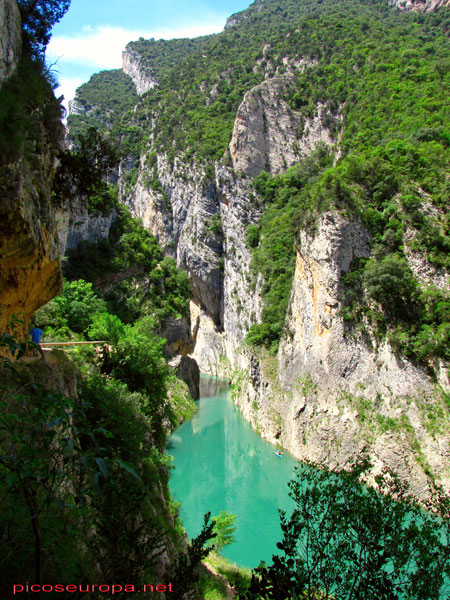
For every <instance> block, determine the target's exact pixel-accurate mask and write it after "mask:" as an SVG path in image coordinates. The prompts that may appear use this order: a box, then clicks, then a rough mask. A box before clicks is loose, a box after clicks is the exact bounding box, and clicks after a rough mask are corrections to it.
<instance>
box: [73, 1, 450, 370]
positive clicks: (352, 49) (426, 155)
mask: <svg viewBox="0 0 450 600" xmlns="http://www.w3.org/2000/svg"><path fill="white" fill-rule="evenodd" d="M230 23H231V25H230V26H228V27H227V28H226V29H225V30H224V31H223V32H222V33H220V34H218V35H213V36H206V37H203V38H197V39H195V40H171V41H169V42H166V41H164V40H159V41H155V40H142V39H141V40H139V41H137V42H133V43H130V44H129V47H130V48H131V49H132V50H133V51H135V52H137V53H138V54H139V55H140V56H141V57H142V62H143V64H144V65H146V68H147V69H148V70H149V72H151V73H152V75H153V76H154V77H155V78H156V79H157V80H158V82H159V85H158V86H157V87H155V88H154V89H152V90H151V91H149V92H148V93H147V94H145V96H144V97H143V98H142V99H141V100H140V102H139V103H138V105H137V111H136V113H135V114H133V119H132V120H130V119H129V117H128V123H129V124H132V125H133V127H137V128H139V127H140V128H141V131H142V135H141V136H138V138H139V143H138V145H137V146H136V145H135V146H134V152H135V153H137V152H138V146H139V148H141V149H142V148H143V145H145V143H146V140H147V139H148V137H147V136H148V134H147V132H146V127H147V125H146V123H148V121H149V119H155V128H154V130H153V133H152V136H153V137H152V140H151V141H150V140H149V143H150V144H151V148H152V153H153V154H152V156H156V154H155V152H167V153H168V155H169V158H172V159H173V158H174V157H175V156H176V155H181V156H183V157H184V160H190V159H192V158H195V159H196V160H197V161H210V160H211V159H216V160H220V159H222V157H223V156H224V153H225V151H226V148H227V145H228V143H229V141H230V137H231V131H232V126H233V123H234V119H235V114H236V109H237V107H238V105H239V103H240V102H241V100H242V98H243V95H244V93H245V91H247V90H248V89H250V88H251V87H252V86H254V85H255V84H257V83H258V82H260V81H262V80H263V79H264V76H265V74H267V73H268V74H272V73H275V72H278V73H283V72H284V70H285V69H286V67H285V65H284V64H283V58H284V57H288V58H299V57H301V58H304V59H308V60H309V61H310V66H309V67H307V68H306V69H305V70H304V71H302V72H301V73H300V74H299V75H298V77H297V83H296V88H295V89H294V90H293V92H292V95H291V96H290V97H289V98H286V99H287V100H289V102H290V104H291V107H292V109H293V110H295V111H296V112H297V114H299V115H300V117H301V123H303V124H304V123H306V119H307V118H310V117H312V116H314V114H315V111H316V109H317V106H318V105H321V106H322V107H324V110H325V112H326V115H327V116H326V118H325V121H324V123H323V124H324V125H325V126H326V127H328V128H329V130H330V131H331V133H332V134H333V136H334V138H335V139H336V140H337V139H338V138H339V147H340V151H341V160H340V162H339V163H338V164H336V165H335V166H332V158H331V157H328V158H327V157H326V153H325V152H324V151H323V150H319V151H318V152H317V153H316V154H314V155H313V158H312V159H308V160H307V161H306V163H302V165H303V164H304V165H305V167H303V166H299V167H298V168H295V167H294V168H293V169H291V170H289V171H288V172H287V173H286V174H285V175H283V176H277V177H270V176H267V175H265V174H261V175H260V176H259V177H258V178H257V180H256V181H255V189H256V191H257V192H258V195H259V197H260V198H262V200H263V201H264V203H265V207H266V208H265V212H264V214H263V216H262V218H261V221H260V222H259V223H258V224H257V225H256V226H255V225H252V226H250V228H249V230H248V232H247V243H248V245H249V247H252V248H253V249H254V260H253V270H254V272H255V273H256V272H260V273H262V275H263V286H262V292H263V294H264V309H263V315H262V317H263V318H262V323H261V324H257V325H253V326H252V328H251V330H250V333H249V336H248V338H247V340H248V342H249V343H251V344H263V345H266V346H267V347H269V348H270V349H271V351H272V352H276V351H277V348H278V345H279V340H280V337H281V335H282V333H283V330H284V319H285V314H286V309H287V304H288V298H289V290H290V280H291V277H292V273H293V268H294V259H295V251H294V242H295V237H296V232H297V231H298V230H299V229H300V228H304V227H311V226H312V225H313V223H314V222H317V218H318V216H319V215H320V214H321V213H323V212H324V211H326V210H328V209H336V210H338V211H340V212H343V213H345V214H347V215H348V216H350V217H351V218H355V217H356V218H358V219H361V220H362V221H363V222H364V223H365V224H366V225H367V227H368V228H369V231H370V232H371V234H372V235H373V252H372V257H371V258H370V260H369V261H359V262H358V261H355V262H354V264H353V265H352V271H351V273H350V274H348V275H347V276H346V277H345V278H344V281H345V284H346V285H345V290H343V291H342V301H343V303H344V309H343V314H344V316H345V318H346V320H347V323H348V325H349V331H355V326H357V327H359V328H363V323H364V324H365V325H364V327H365V329H366V330H367V328H369V329H370V332H371V335H373V336H375V338H376V339H382V338H385V337H386V336H388V337H389V338H390V340H391V343H392V345H393V346H394V348H396V349H398V350H400V349H402V351H403V352H406V354H407V355H409V356H410V357H414V358H417V359H420V360H422V361H425V362H426V363H428V364H430V365H431V364H432V363H433V360H434V359H435V358H436V357H441V358H448V342H449V335H450V333H449V332H450V325H449V320H448V303H449V298H448V294H447V293H445V292H443V291H439V290H435V289H433V288H431V287H430V288H428V289H426V290H425V289H423V287H422V286H421V285H419V283H418V282H417V281H416V280H415V279H414V277H413V275H412V273H411V272H410V270H409V267H408V264H407V261H406V256H405V239H406V238H408V248H409V249H410V250H411V251H414V252H420V253H422V254H423V255H424V256H425V258H426V260H427V261H429V264H431V265H432V266H433V267H434V268H436V269H448V266H449V262H448V250H449V244H450V240H449V236H448V230H449V217H448V197H449V193H450V188H449V180H448V177H447V175H446V173H447V172H448V168H449V144H450V133H449V131H448V125H447V124H448V121H449V100H448V98H449V97H450V94H449V91H450V85H449V83H450V82H449V70H448V64H449V62H448V61H449V58H448V57H449V41H448V36H447V32H448V30H449V11H447V10H442V11H439V12H436V13H434V14H426V15H424V14H416V13H407V14H405V13H400V12H398V11H395V10H392V8H390V7H389V6H388V5H387V3H386V2H382V1H381V0H371V1H370V2H364V3H360V2H355V1H353V0H345V1H344V2H336V1H335V0H324V1H323V2H320V3H319V2H315V1H312V0H311V1H309V0H306V1H304V2H302V3H301V4H299V3H298V2H294V1H293V0H284V1H283V2H281V3H276V4H274V3H271V2H264V3H260V2H256V3H254V4H253V5H252V6H250V8H249V9H247V10H246V11H243V12H242V13H239V14H238V15H237V16H235V17H234V18H233V19H232V20H231V21H230ZM400 39H401V44H399V42H398V40H400ZM263 48H264V53H263ZM74 118H75V117H74ZM126 122H127V117H124V120H123V122H122V126H125V123H126ZM305 133H307V132H305V126H304V125H303V126H301V127H300V128H299V132H298V136H299V138H300V137H301V136H302V135H304V134H305ZM224 160H226V158H225V159H224ZM303 168H306V172H307V173H308V176H306V175H303V174H301V170H302V169H303ZM154 171H155V172H154V173H153V175H152V177H153V179H152V181H153V184H152V185H153V186H154V187H155V189H156V188H157V187H158V185H159V182H158V177H157V172H156V170H155V169H154ZM158 189H159V188H158ZM425 204H428V205H429V206H432V207H433V206H434V209H432V210H429V209H422V207H423V206H424V205H425ZM375 281H382V283H378V287H377V286H374V285H373V284H372V282H375ZM380 286H381V287H380Z"/></svg>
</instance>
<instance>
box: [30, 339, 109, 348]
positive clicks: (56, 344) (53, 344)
mask: <svg viewBox="0 0 450 600" xmlns="http://www.w3.org/2000/svg"><path fill="white" fill-rule="evenodd" d="M81 344H106V342H103V341H101V340H100V341H99V340H96V341H94V342H41V344H40V346H41V348H47V346H80V345H81Z"/></svg>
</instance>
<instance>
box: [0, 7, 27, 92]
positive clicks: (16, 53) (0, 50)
mask: <svg viewBox="0 0 450 600" xmlns="http://www.w3.org/2000/svg"><path fill="white" fill-rule="evenodd" d="M21 50H22V34H21V20H20V13H19V8H18V6H17V2H16V0H2V2H1V4H0V86H1V85H2V83H3V81H4V80H5V79H7V78H8V77H9V76H10V75H12V73H13V72H14V71H15V69H16V66H17V63H18V61H19V58H20V54H21Z"/></svg>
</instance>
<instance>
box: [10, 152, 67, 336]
mask: <svg viewBox="0 0 450 600" xmlns="http://www.w3.org/2000/svg"><path fill="white" fill-rule="evenodd" d="M32 158H33V161H34V167H35V168H33V169H32V168H31V166H30V165H29V164H28V163H27V162H25V161H19V162H18V163H16V164H13V165H8V166H7V167H2V168H1V174H0V194H1V203H0V257H1V258H0V306H1V311H0V331H5V328H6V326H7V325H8V323H9V322H10V320H11V316H12V315H13V314H15V315H18V316H20V317H21V318H23V319H24V321H25V326H24V328H23V335H24V336H26V331H27V326H28V323H29V321H30V319H31V317H32V315H33V313H34V311H35V310H36V309H37V308H39V307H40V306H42V305H43V304H45V303H46V302H48V301H49V300H51V299H52V298H53V297H54V296H56V295H57V294H58V293H59V291H60V289H61V285H62V275H61V265H60V261H59V253H58V240H57V233H56V225H55V216H54V207H53V206H52V203H51V200H50V197H51V181H52V177H53V173H54V153H53V152H52V151H51V150H50V149H48V148H47V150H46V151H45V153H44V154H41V153H39V154H35V155H34V156H33V157H32ZM36 166H37V168H36Z"/></svg>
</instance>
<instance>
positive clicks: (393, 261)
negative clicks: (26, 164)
mask: <svg viewBox="0 0 450 600" xmlns="http://www.w3.org/2000/svg"><path fill="white" fill-rule="evenodd" d="M391 4H392V3H387V2H385V1H383V0H373V1H370V2H357V1H354V0H348V1H347V0H346V1H344V2H335V1H334V0H323V1H322V2H316V1H313V0H311V1H309V0H306V1H303V2H294V1H290V0H284V1H281V2H270V1H267V0H266V1H263V0H257V1H256V2H254V3H253V4H252V5H251V6H250V7H249V8H248V9H247V10H245V11H243V12H241V13H238V14H236V15H233V16H231V17H230V18H229V19H228V21H227V24H226V27H225V29H224V31H223V32H222V33H220V34H217V35H211V36H205V37H202V38H197V39H194V40H170V41H164V40H158V41H156V40H143V39H141V40H139V41H135V42H130V43H129V44H128V46H127V48H126V50H125V52H124V61H123V64H124V72H125V73H128V74H129V75H130V77H131V78H132V79H133V81H134V84H135V86H136V89H137V90H138V92H139V95H140V98H139V101H138V102H137V103H136V104H135V106H134V107H133V108H131V107H130V108H129V109H128V110H127V111H125V112H123V113H122V114H120V111H113V107H111V110H110V109H109V107H108V109H107V110H106V111H105V112H103V111H100V110H99V109H98V108H99V107H100V106H103V103H104V102H106V101H107V98H108V97H110V96H111V93H112V89H113V88H112V87H111V85H112V83H113V81H114V78H113V73H110V72H104V73H102V74H100V76H97V77H95V78H92V79H91V80H90V81H89V82H88V83H87V84H85V85H84V86H82V87H81V88H79V90H78V92H77V97H76V103H77V106H83V107H84V108H83V111H77V113H78V114H71V115H70V116H69V132H70V136H71V138H72V139H74V140H76V137H77V135H79V134H80V133H82V132H83V131H86V129H87V127H89V126H91V125H94V124H96V125H99V123H100V121H101V129H102V130H103V132H105V134H106V135H107V136H109V139H114V140H115V141H116V142H117V143H119V144H120V146H121V148H122V149H123V151H124V152H125V154H126V158H125V159H123V160H122V161H121V162H120V164H119V165H118V197H119V201H120V202H121V203H123V204H125V205H127V206H129V207H130V209H131V211H132V214H134V215H137V216H140V217H141V218H142V220H143V224H144V226H145V227H146V228H148V229H150V230H151V231H152V232H153V233H154V234H155V235H156V237H157V238H158V239H159V241H160V242H161V244H162V245H163V246H164V248H165V251H166V253H167V254H169V255H171V256H174V257H175V258H176V260H177V262H178V264H179V265H180V266H181V267H183V268H184V269H186V271H187V272H188V274H189V277H190V280H191V291H192V303H191V320H192V330H193V335H194V338H195V348H194V351H193V354H192V356H193V357H194V358H195V359H196V360H197V361H198V363H199V365H200V368H201V369H202V370H204V371H206V372H211V373H218V374H227V375H229V376H231V377H232V378H233V381H234V397H235V401H236V402H237V403H238V404H239V405H240V406H241V408H242V410H243V413H244V415H245V416H246V417H247V418H248V419H249V420H250V421H251V422H252V423H253V424H254V426H255V427H257V428H258V430H259V431H260V432H261V434H262V435H264V436H265V437H267V438H268V439H270V440H272V441H277V442H278V443H280V444H281V445H283V446H285V447H287V448H288V449H290V450H291V451H292V452H293V453H294V454H295V455H296V456H298V457H299V458H309V459H313V460H314V461H317V462H319V463H322V464H327V465H330V466H332V465H335V464H338V465H341V466H342V465H344V464H346V463H348V462H350V463H351V462H353V461H354V460H355V459H356V457H357V456H358V455H359V454H360V453H361V452H362V451H363V450H366V451H368V453H369V455H370V456H371V458H372V461H373V462H374V463H375V464H377V465H378V466H381V465H387V466H389V467H391V468H393V469H394V470H397V471H399V472H400V474H401V476H402V477H404V478H405V479H407V480H409V481H411V482H413V485H414V486H415V491H416V492H417V493H418V494H419V495H423V494H426V490H427V478H428V476H432V477H438V478H442V480H443V481H447V482H448V481H449V475H450V474H449V472H448V458H449V441H450V437H449V436H450V431H449V419H448V406H449V397H448V394H449V391H450V388H449V380H448V371H447V367H448V360H449V358H450V355H449V350H448V349H449V335H450V323H449V318H450V314H449V307H450V297H449V262H448V250H449V244H450V237H449V212H448V198H449V190H450V182H449V178H448V166H449V143H450V138H449V131H448V122H449V120H448V118H449V72H448V65H449V40H448V33H449V22H450V21H449V12H448V9H447V8H446V7H445V3H434V4H433V3H426V2H425V3H394V6H392V5H391ZM438 8H439V10H437V9H438ZM400 9H401V10H400ZM115 76H117V75H115ZM103 81H107V82H108V84H107V85H103V84H102V82H103ZM122 89H123V88H122V87H120V88H119V86H118V87H117V88H116V90H117V92H116V93H117V96H118V97H117V98H116V105H117V104H118V103H125V102H126V101H127V99H126V98H125V97H124V96H122V95H121V92H120V90H122ZM127 98H128V99H129V101H130V102H131V101H133V102H134V101H135V100H134V98H132V97H131V96H127ZM81 112H83V114H80V113H81ZM94 114H95V117H94V116H93V115H94ZM102 115H103V116H102ZM112 115H113V116H112ZM94 119H95V120H94Z"/></svg>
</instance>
